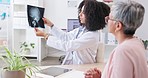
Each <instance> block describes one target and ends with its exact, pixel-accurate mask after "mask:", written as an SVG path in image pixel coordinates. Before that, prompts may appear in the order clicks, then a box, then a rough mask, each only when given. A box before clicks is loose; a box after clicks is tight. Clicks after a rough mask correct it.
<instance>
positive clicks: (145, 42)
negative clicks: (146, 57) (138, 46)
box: [142, 40, 148, 49]
mask: <svg viewBox="0 0 148 78" xmlns="http://www.w3.org/2000/svg"><path fill="white" fill-rule="evenodd" d="M142 42H143V44H144V47H145V49H147V47H148V40H142Z"/></svg>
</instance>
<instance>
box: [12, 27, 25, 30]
mask: <svg viewBox="0 0 148 78" xmlns="http://www.w3.org/2000/svg"><path fill="white" fill-rule="evenodd" d="M13 29H15V30H26V29H27V27H25V26H15V27H13Z"/></svg>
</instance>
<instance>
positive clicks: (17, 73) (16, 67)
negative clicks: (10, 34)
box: [0, 48, 38, 78]
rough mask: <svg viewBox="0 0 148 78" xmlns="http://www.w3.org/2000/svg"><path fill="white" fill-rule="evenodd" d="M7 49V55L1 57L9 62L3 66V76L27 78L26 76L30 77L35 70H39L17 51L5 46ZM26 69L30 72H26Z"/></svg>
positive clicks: (6, 77)
mask: <svg viewBox="0 0 148 78" xmlns="http://www.w3.org/2000/svg"><path fill="white" fill-rule="evenodd" d="M5 51H6V57H2V56H1V57H0V58H1V59H2V60H3V61H4V62H5V63H6V64H7V66H6V67H4V68H3V78H25V76H27V77H28V78H30V76H31V75H32V74H33V73H35V70H38V67H36V66H35V65H33V64H31V63H30V62H29V60H28V59H27V58H25V57H23V56H20V55H19V54H18V53H16V52H14V53H12V52H10V50H9V49H7V48H5ZM26 70H27V71H28V72H29V74H26Z"/></svg>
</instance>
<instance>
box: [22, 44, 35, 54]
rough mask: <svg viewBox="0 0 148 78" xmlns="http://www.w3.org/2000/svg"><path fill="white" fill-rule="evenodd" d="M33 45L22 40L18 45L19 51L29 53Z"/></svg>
mask: <svg viewBox="0 0 148 78" xmlns="http://www.w3.org/2000/svg"><path fill="white" fill-rule="evenodd" d="M34 47H35V43H27V42H23V43H21V46H20V52H23V53H29V52H30V51H31V49H34Z"/></svg>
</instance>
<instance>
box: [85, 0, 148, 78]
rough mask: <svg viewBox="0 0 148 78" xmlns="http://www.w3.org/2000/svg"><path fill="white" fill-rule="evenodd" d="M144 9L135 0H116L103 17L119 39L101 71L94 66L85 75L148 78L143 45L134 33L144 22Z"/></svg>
mask: <svg viewBox="0 0 148 78" xmlns="http://www.w3.org/2000/svg"><path fill="white" fill-rule="evenodd" d="M144 13H145V9H144V7H143V6H142V5H141V4H139V3H137V2H134V1H128V2H117V3H116V4H114V5H113V6H112V8H111V13H110V14H109V16H107V17H106V23H107V25H108V27H109V32H110V33H112V34H113V35H114V36H115V38H116V39H117V41H118V43H119V44H118V46H117V47H116V48H115V49H114V50H113V51H112V53H111V54H110V57H109V60H108V62H107V64H106V66H105V69H104V71H103V73H102V76H101V72H100V71H99V70H98V69H97V68H95V69H91V70H88V71H87V72H86V73H85V78H148V69H147V62H146V57H145V48H144V45H143V43H142V41H141V40H140V39H138V38H136V37H134V36H133V35H134V34H135V32H136V30H137V28H139V27H140V26H141V24H142V22H143V18H144Z"/></svg>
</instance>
